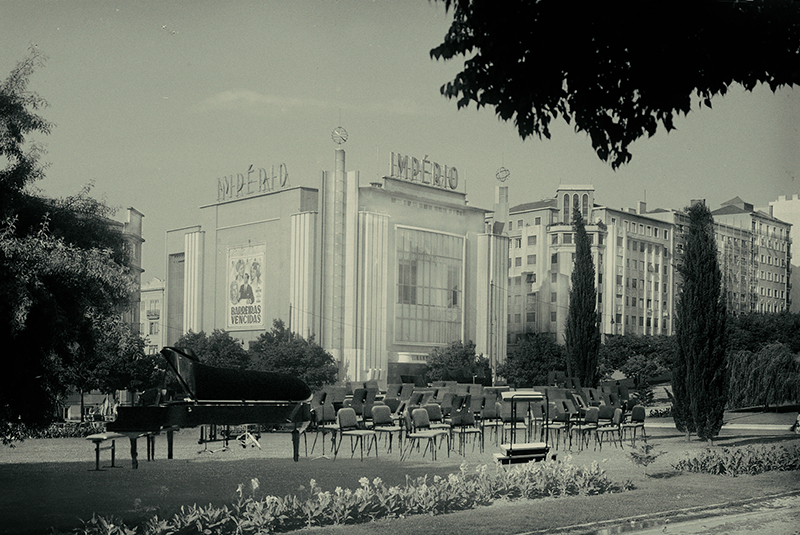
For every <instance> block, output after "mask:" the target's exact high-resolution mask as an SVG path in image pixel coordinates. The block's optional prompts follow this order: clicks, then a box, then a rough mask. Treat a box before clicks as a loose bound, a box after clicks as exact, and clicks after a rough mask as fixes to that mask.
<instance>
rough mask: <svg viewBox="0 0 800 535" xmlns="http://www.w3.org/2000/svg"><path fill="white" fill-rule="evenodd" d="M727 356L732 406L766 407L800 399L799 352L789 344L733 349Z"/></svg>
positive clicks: (729, 402)
mask: <svg viewBox="0 0 800 535" xmlns="http://www.w3.org/2000/svg"><path fill="white" fill-rule="evenodd" d="M728 358H729V368H730V394H729V400H728V404H729V406H730V407H733V408H742V407H759V406H760V407H764V408H765V409H767V408H769V407H775V406H779V405H782V404H785V403H798V402H800V355H798V354H797V353H793V352H792V351H791V349H790V348H789V346H787V345H785V344H781V343H778V342H776V343H772V344H768V345H766V346H764V347H763V348H762V349H761V350H759V351H758V352H757V353H754V352H752V351H747V350H740V351H731V352H730V354H729V357H728Z"/></svg>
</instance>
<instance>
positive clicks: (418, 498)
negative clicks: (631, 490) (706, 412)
mask: <svg viewBox="0 0 800 535" xmlns="http://www.w3.org/2000/svg"><path fill="white" fill-rule="evenodd" d="M359 483H360V487H359V488H357V489H342V488H341V487H337V488H336V489H335V490H334V491H333V492H331V491H323V490H322V489H320V488H319V487H317V484H316V482H315V481H314V480H313V479H312V480H311V483H310V486H309V488H308V489H307V490H306V489H302V491H303V492H307V495H306V496H304V497H298V496H286V497H285V498H280V497H276V496H264V497H258V496H257V495H258V494H259V492H258V489H259V482H258V480H257V479H253V480H251V481H250V485H249V489H248V491H245V486H244V485H239V487H238V489H237V500H236V501H235V503H234V504H232V505H231V506H221V507H218V506H213V505H208V506H206V507H199V506H197V505H193V506H188V507H182V508H181V510H180V511H179V512H177V513H175V514H174V515H173V517H172V518H171V519H160V518H158V517H156V516H154V517H152V518H151V519H149V520H147V521H146V522H145V523H144V524H142V525H141V526H140V527H139V528H131V527H128V526H125V525H124V524H123V523H121V522H120V521H118V520H116V519H113V520H111V519H104V518H103V517H98V516H94V517H93V518H92V520H91V521H88V522H84V527H83V529H82V530H81V531H80V532H81V533H83V534H84V535H100V534H101V533H102V534H107V533H114V534H117V533H119V534H125V535H134V534H139V533H141V534H144V535H166V534H168V533H169V534H173V533H174V534H182V533H217V534H227V533H231V534H233V533H236V534H256V533H259V534H261V533H275V532H287V531H292V530H296V529H301V528H305V527H313V526H327V525H341V524H356V523H363V522H370V521H373V520H375V519H378V518H396V517H402V516H408V515H419V514H426V515H439V514H445V513H450V512H453V511H459V510H464V509H470V508H474V507H477V506H479V505H489V504H491V503H492V502H493V501H494V500H498V499H534V498H543V497H551V496H568V495H594V494H602V493H608V492H618V491H622V490H626V489H627V487H624V488H623V487H620V486H619V485H616V484H614V483H613V482H611V481H610V480H609V479H608V477H607V476H606V473H605V471H603V470H601V469H600V467H599V466H598V464H597V463H593V464H592V465H591V466H590V467H589V468H584V467H579V466H574V465H572V464H571V463H570V462H569V459H567V462H557V461H544V462H541V463H528V464H526V465H521V466H516V467H513V468H511V469H509V470H507V471H506V470H501V469H498V470H497V471H495V472H491V471H490V470H488V468H487V467H486V466H485V465H483V466H480V467H478V469H477V470H476V471H475V472H473V473H468V471H467V468H466V464H463V465H462V466H461V471H460V472H459V473H455V474H450V475H449V476H448V477H440V476H434V478H433V480H429V479H428V477H427V476H423V477H419V478H417V479H415V480H412V479H410V478H408V479H407V480H406V484H405V486H396V487H387V486H386V485H385V484H384V483H383V481H382V480H381V479H380V478H375V479H374V480H372V481H369V480H368V479H367V478H366V477H363V478H361V480H360V481H359ZM110 526H111V528H110Z"/></svg>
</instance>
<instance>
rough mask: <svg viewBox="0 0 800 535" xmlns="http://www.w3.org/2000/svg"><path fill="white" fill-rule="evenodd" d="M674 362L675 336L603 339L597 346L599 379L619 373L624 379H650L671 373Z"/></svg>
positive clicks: (629, 335) (608, 337)
mask: <svg viewBox="0 0 800 535" xmlns="http://www.w3.org/2000/svg"><path fill="white" fill-rule="evenodd" d="M636 357H640V358H636ZM633 358H636V361H635V362H633V363H631V362H630V361H631V359H633ZM674 358H675V337H674V336H664V335H657V336H641V335H637V334H618V335H606V339H605V342H603V344H602V345H601V346H600V369H601V371H602V373H601V375H606V376H610V375H611V374H612V373H613V372H614V371H617V370H619V371H621V372H622V373H624V374H625V375H626V376H627V377H634V376H636V375H642V376H643V377H653V376H656V375H660V374H663V373H667V372H668V371H670V370H671V369H672V362H673V360H674Z"/></svg>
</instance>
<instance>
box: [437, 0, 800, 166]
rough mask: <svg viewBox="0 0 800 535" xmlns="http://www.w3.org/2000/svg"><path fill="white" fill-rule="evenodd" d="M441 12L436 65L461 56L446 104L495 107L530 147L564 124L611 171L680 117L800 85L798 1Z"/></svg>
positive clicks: (472, 2) (511, 5)
mask: <svg viewBox="0 0 800 535" xmlns="http://www.w3.org/2000/svg"><path fill="white" fill-rule="evenodd" d="M444 3H445V6H446V7H447V9H450V8H452V9H453V22H452V24H451V26H450V29H449V31H448V33H447V35H446V36H445V37H444V42H443V43H442V44H440V45H439V46H437V47H436V48H434V49H433V50H431V52H430V53H431V57H433V58H435V59H441V60H452V59H454V58H456V57H458V56H464V66H463V69H462V70H461V72H459V73H458V74H457V75H456V77H455V79H454V80H452V81H450V82H448V83H447V84H445V85H444V86H442V88H441V92H442V94H443V95H445V96H446V97H449V98H454V99H457V105H458V107H459V109H460V108H463V107H466V106H468V105H469V103H470V102H474V103H475V104H476V105H477V107H478V108H480V107H482V106H493V107H494V109H495V111H496V113H497V115H498V116H499V117H500V118H501V119H503V120H505V121H509V120H513V121H514V125H515V126H516V128H517V130H518V132H519V134H520V136H521V137H522V138H523V139H524V138H527V137H528V136H531V135H536V136H538V137H539V138H541V137H542V136H544V137H547V138H549V137H550V128H549V125H550V121H551V120H554V119H558V118H559V116H561V118H562V119H563V120H564V121H565V122H566V123H567V124H574V128H575V130H576V131H577V132H586V133H587V134H588V135H589V137H590V139H591V142H592V147H593V148H594V150H595V152H596V153H597V155H598V156H599V157H600V158H601V159H602V160H603V161H610V163H611V165H612V167H614V168H617V167H618V166H620V165H622V164H624V163H626V162H628V161H629V160H630V159H631V153H630V152H629V151H628V148H629V146H630V145H631V144H632V143H633V142H634V141H636V140H637V139H639V138H640V137H642V136H645V135H647V136H653V135H654V134H655V133H656V131H657V130H658V128H659V123H660V124H661V126H662V127H663V128H664V129H665V130H666V131H667V132H669V131H670V130H672V129H673V128H674V125H673V118H674V116H675V115H676V114H681V113H682V114H684V115H685V114H688V113H689V111H690V110H691V109H692V108H693V107H694V106H697V107H700V106H702V105H703V104H705V105H706V106H708V107H711V98H712V97H714V96H716V95H724V94H725V93H726V92H727V90H728V88H729V87H730V85H731V84H733V83H737V84H741V85H742V86H743V87H744V88H745V89H747V90H752V89H753V87H755V85H756V84H758V83H766V84H769V86H770V88H771V89H772V90H773V91H775V90H777V89H778V88H780V87H783V86H786V85H790V86H791V85H794V84H797V83H798V82H800V70H798V69H797V68H796V64H797V54H796V52H797V49H798V47H799V46H800V4H798V3H797V2H793V1H791V0H770V1H769V2H724V1H706V2H693V3H675V2H661V3H652V2H638V3H636V2H581V3H579V4H578V5H577V6H576V4H575V3H574V2H561V1H559V0H538V1H534V0H510V1H507V2H503V4H502V7H501V8H499V7H498V4H497V3H496V2H493V1H491V0H444ZM564 42H567V43H568V46H561V43H564ZM694 103H696V104H694Z"/></svg>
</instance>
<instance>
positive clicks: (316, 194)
mask: <svg viewBox="0 0 800 535" xmlns="http://www.w3.org/2000/svg"><path fill="white" fill-rule="evenodd" d="M334 160H335V165H334V170H333V171H332V172H323V173H322V176H321V181H320V187H319V189H316V188H306V187H291V186H290V185H289V184H288V180H284V178H286V177H287V176H288V175H284V174H282V173H283V172H284V171H274V170H273V171H270V172H267V171H265V170H253V168H252V166H251V167H250V168H249V169H248V171H251V172H252V173H251V174H252V176H250V175H247V176H245V175H244V173H241V174H237V175H231V177H224V180H223V179H220V181H219V187H218V192H217V193H218V195H217V200H216V202H214V203H212V204H209V205H207V206H204V207H201V209H200V216H199V217H198V220H199V221H198V224H196V225H192V226H188V227H185V228H181V229H176V230H173V231H169V232H168V233H167V240H166V241H167V280H166V296H165V299H166V308H165V316H166V322H165V329H164V331H165V343H167V344H171V343H174V342H175V341H176V340H177V339H178V338H179V337H180V336H181V335H182V334H183V333H185V332H187V331H189V330H192V331H194V332H199V331H201V330H202V331H205V332H211V331H212V330H214V329H224V330H226V331H228V332H230V333H231V334H232V335H233V336H234V337H235V338H237V339H239V340H240V341H241V342H242V343H243V344H245V345H247V344H249V343H250V342H252V341H254V340H256V339H257V338H258V337H259V335H261V333H263V332H264V331H265V330H269V329H270V328H271V327H272V321H273V319H281V320H283V321H284V323H285V324H286V326H287V327H288V328H289V329H291V330H292V331H294V332H296V333H298V334H301V335H302V336H304V337H306V338H308V337H310V336H314V337H315V340H316V341H317V342H318V343H319V344H320V345H321V346H322V347H324V348H325V349H326V350H328V351H329V352H330V353H331V354H332V355H333V356H334V358H335V359H336V361H337V362H338V363H339V366H340V374H339V378H340V379H341V380H355V381H364V380H368V379H377V380H378V381H379V382H381V383H384V384H385V383H386V382H399V381H400V380H401V377H400V376H401V375H416V374H419V373H421V370H422V369H424V366H425V361H426V358H427V356H428V354H429V353H430V351H431V350H432V349H433V348H436V347H443V346H445V345H447V344H449V343H451V342H453V341H457V340H461V341H464V342H466V341H470V340H471V341H474V342H475V343H476V346H477V350H478V352H479V353H482V354H484V355H486V356H487V357H489V358H490V359H493V360H495V361H497V360H498V359H501V358H504V357H505V352H506V338H505V333H506V325H505V315H504V311H505V308H506V294H505V292H495V291H493V290H494V288H495V286H504V285H505V280H506V278H507V276H508V275H507V274H508V266H507V264H506V262H507V258H508V243H509V239H508V237H505V236H500V235H497V234H495V233H491V232H485V229H484V219H485V217H486V213H487V212H488V210H484V209H480V208H476V207H473V206H471V205H469V204H467V202H466V192H465V191H464V186H463V184H461V185H459V182H458V174H457V170H456V169H455V168H452V167H446V166H441V165H439V164H438V163H436V162H430V161H427V159H423V160H418V159H416V158H409V157H408V156H402V155H397V154H394V153H393V154H392V165H391V166H390V173H389V174H388V175H387V176H384V177H382V178H381V179H378V180H376V181H374V182H373V183H371V184H368V185H366V184H365V185H362V184H360V182H359V174H358V172H354V171H347V170H346V169H345V153H344V151H343V150H341V149H338V150H336V152H335V159H334ZM273 169H274V168H273ZM279 169H281V170H284V169H285V167H284V166H280V167H279ZM261 171H264V173H262V172H261ZM261 175H264V179H265V180H261ZM239 177H241V178H239Z"/></svg>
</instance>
